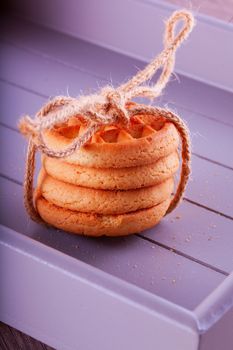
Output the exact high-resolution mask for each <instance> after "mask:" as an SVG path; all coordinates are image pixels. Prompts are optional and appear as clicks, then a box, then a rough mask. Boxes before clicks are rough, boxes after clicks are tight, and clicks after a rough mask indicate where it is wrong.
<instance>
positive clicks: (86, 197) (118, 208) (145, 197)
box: [37, 169, 174, 215]
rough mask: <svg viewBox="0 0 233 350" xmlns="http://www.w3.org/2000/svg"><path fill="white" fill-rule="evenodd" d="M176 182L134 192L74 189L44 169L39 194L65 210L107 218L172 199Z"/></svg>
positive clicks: (39, 179) (41, 173)
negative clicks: (102, 215) (105, 216)
mask: <svg viewBox="0 0 233 350" xmlns="http://www.w3.org/2000/svg"><path fill="white" fill-rule="evenodd" d="M173 187H174V180H173V178H169V179H167V180H165V181H164V182H162V183H160V184H158V185H155V186H150V187H145V188H139V189H133V190H127V191H124V190H123V191H122V190H114V191H109V190H97V189H93V188H88V187H81V186H75V185H72V184H68V183H65V182H62V181H59V180H57V179H54V178H53V177H51V176H49V175H48V174H47V173H46V172H45V171H44V169H42V170H41V172H40V174H39V177H38V188H37V189H38V191H40V193H41V195H42V197H44V198H45V199H46V200H47V201H49V202H51V203H53V204H55V205H57V206H59V207H62V208H66V209H70V210H73V211H78V212H84V213H97V214H104V215H116V214H124V213H129V212H133V211H137V210H140V209H145V208H150V207H153V206H155V205H157V204H159V203H161V202H163V201H164V200H165V199H167V198H170V196H171V193H172V191H173Z"/></svg>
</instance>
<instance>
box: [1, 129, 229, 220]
mask: <svg viewBox="0 0 233 350" xmlns="http://www.w3.org/2000/svg"><path fill="white" fill-rule="evenodd" d="M0 133H1V139H0V142H1V152H2V154H3V156H4V153H6V152H7V153H8V155H9V156H8V157H7V158H6V159H5V160H4V161H2V170H1V171H2V174H3V175H4V176H7V177H11V178H13V179H14V180H16V181H22V179H23V171H24V170H23V169H24V158H25V157H24V155H25V152H26V141H25V140H24V139H23V137H22V136H21V135H20V134H19V133H17V132H16V131H13V130H9V129H6V128H3V127H0ZM12 139H13V140H14V146H13V145H12ZM12 146H13V147H12ZM16 150H21V151H20V152H19V153H18V152H16ZM22 150H23V151H22ZM192 171H193V173H192V181H190V184H189V187H188V189H187V192H186V197H187V198H188V199H190V200H192V201H195V202H197V203H199V204H201V205H205V206H207V207H209V208H212V209H213V210H216V211H220V212H223V213H224V214H226V215H230V216H233V203H232V201H231V198H232V181H233V172H232V171H231V170H229V169H226V168H223V167H221V166H219V165H216V164H213V163H211V162H208V161H206V160H203V159H199V158H197V157H195V156H193V167H192ZM222 179H224V181H220V180H222ZM225 186H227V187H228V188H229V191H227V192H226V191H225Z"/></svg>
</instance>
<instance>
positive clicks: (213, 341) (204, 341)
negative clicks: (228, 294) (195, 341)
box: [200, 308, 233, 350]
mask: <svg viewBox="0 0 233 350" xmlns="http://www.w3.org/2000/svg"><path fill="white" fill-rule="evenodd" d="M232 327H233V309H232V308H231V310H229V311H228V312H227V314H226V315H225V316H224V317H223V318H222V319H220V320H219V321H218V322H217V323H216V324H215V325H214V326H213V327H212V328H211V329H210V330H209V331H208V332H207V333H206V334H203V335H202V336H201V346H200V350H219V349H224V350H232V345H233V336H232Z"/></svg>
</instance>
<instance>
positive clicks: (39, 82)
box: [0, 44, 233, 167]
mask: <svg viewBox="0 0 233 350" xmlns="http://www.w3.org/2000/svg"><path fill="white" fill-rule="evenodd" d="M2 50H3V53H2V56H3V57H2V70H1V73H0V77H2V78H4V79H7V80H9V81H11V82H15V83H17V84H21V85H23V86H24V87H26V88H27V89H30V90H34V91H36V92H38V93H39V94H42V95H45V96H50V95H55V94H61V93H63V94H67V92H68V93H69V94H71V95H78V94H79V93H80V91H81V90H84V92H85V91H86V92H88V88H89V90H90V91H91V89H92V88H93V89H96V87H97V80H98V81H99V80H100V79H97V78H96V77H94V76H92V75H88V74H87V73H83V72H81V71H80V70H77V69H73V68H70V67H67V66H66V67H64V66H62V65H61V63H57V62H54V61H50V60H45V59H44V58H42V57H40V56H38V55H36V54H34V53H33V54H32V53H30V52H26V51H24V50H22V49H19V48H15V47H13V46H11V45H8V44H3V45H2ZM15 56H17V63H16V62H15V60H13V59H12V57H15ZM25 64H26V65H27V71H28V74H25V73H24V69H25ZM114 64H115V65H114V66H112V69H115V70H116V71H118V66H117V65H116V63H114ZM103 83H104V82H103V80H102V81H100V85H103ZM200 85H201V84H200ZM190 88H191V86H190ZM184 91H185V90H183V94H184ZM210 93H211V92H210V91H208V90H206V96H209V95H210ZM174 95H175V94H174ZM219 101H220V103H221V104H224V100H222V101H221V100H220V97H219ZM25 108H26V106H25ZM178 110H179V111H181V115H182V117H183V118H184V119H185V120H187V122H188V123H189V124H190V127H191V134H192V139H193V144H194V152H196V153H197V154H199V155H201V156H204V157H207V158H209V159H212V160H214V161H216V162H219V163H222V164H225V165H226V166H230V167H233V159H232V157H229V154H228V153H227V152H225V148H233V138H232V136H231V135H232V128H231V127H229V126H226V125H223V124H222V123H218V122H216V121H213V120H211V119H208V118H203V117H202V116H200V115H198V114H194V113H191V112H189V111H187V110H184V109H181V108H178ZM221 135H224V138H223V142H224V145H223V146H224V147H219V146H218V142H216V140H218V139H219V138H220V137H221Z"/></svg>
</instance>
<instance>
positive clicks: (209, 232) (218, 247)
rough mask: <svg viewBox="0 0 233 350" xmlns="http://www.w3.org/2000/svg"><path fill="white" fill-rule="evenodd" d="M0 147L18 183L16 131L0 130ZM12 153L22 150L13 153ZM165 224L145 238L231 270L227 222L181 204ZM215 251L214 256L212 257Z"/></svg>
mask: <svg viewBox="0 0 233 350" xmlns="http://www.w3.org/2000/svg"><path fill="white" fill-rule="evenodd" d="M11 140H14V145H15V146H14V148H12V147H10V142H11ZM0 144H1V160H2V161H1V173H2V174H3V175H4V176H6V177H9V178H12V179H13V180H14V181H17V182H20V183H22V181H23V173H24V156H25V153H26V146H25V141H24V139H23V138H22V136H21V135H19V134H18V133H17V132H16V131H12V130H9V129H6V128H2V127H0ZM7 148H8V149H9V150H8V157H7V158H6V157H5V156H4V154H5V152H6V149H7ZM16 150H23V151H20V152H16ZM3 160H4V161H3ZM214 166H215V165H214ZM37 167H39V162H37ZM219 168H220V169H221V170H223V171H224V172H225V171H228V169H224V168H222V167H219ZM202 182H203V181H202V179H200V183H199V186H200V187H201V188H203V186H202V185H201V184H202ZM191 186H192V183H191ZM213 186H214V184H213ZM204 188H205V187H204ZM207 193H208V192H207ZM220 194H221V192H219V196H220ZM194 195H195V192H194V194H193V196H194ZM191 198H192V196H191ZM211 199H212V198H211ZM210 203H211V202H210ZM210 203H209V204H210ZM177 215H178V217H179V216H180V219H176V216H177ZM197 217H198V220H197V219H196V218H197ZM165 221H167V224H165V225H164V224H163V223H162V224H161V225H160V226H159V227H158V228H155V229H152V230H150V231H147V232H146V233H145V235H146V236H148V237H150V238H152V239H154V240H155V241H158V242H160V243H163V244H165V245H166V246H168V247H170V248H176V249H177V250H179V251H180V252H181V253H184V254H188V255H190V256H191V257H192V258H193V259H200V260H201V261H203V262H205V263H207V264H211V265H213V266H214V267H216V268H219V269H222V270H224V271H227V272H230V271H231V270H232V269H233V260H232V246H233V236H232V221H231V220H225V219H224V218H223V217H221V216H219V215H217V214H215V213H212V212H209V211H207V210H205V209H203V208H200V207H198V206H196V205H192V204H190V203H187V202H184V203H183V205H182V206H181V207H179V208H178V209H177V210H176V212H175V213H172V214H171V215H170V216H169V217H168V218H166V219H165ZM190 223H191V225H192V226H191V227H190ZM194 242H196V244H195V243H194ZM220 243H221V244H220ZM216 251H217V252H218V254H216Z"/></svg>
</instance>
